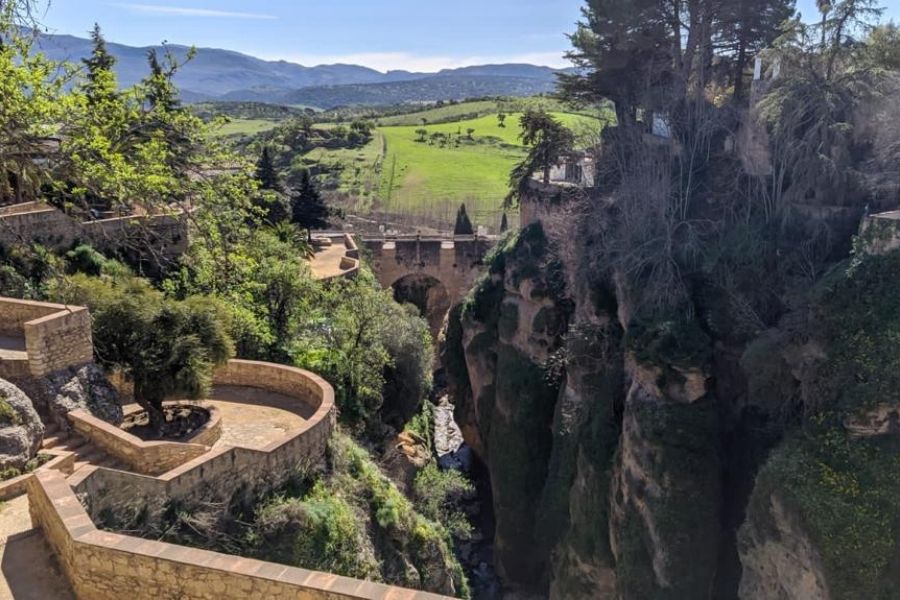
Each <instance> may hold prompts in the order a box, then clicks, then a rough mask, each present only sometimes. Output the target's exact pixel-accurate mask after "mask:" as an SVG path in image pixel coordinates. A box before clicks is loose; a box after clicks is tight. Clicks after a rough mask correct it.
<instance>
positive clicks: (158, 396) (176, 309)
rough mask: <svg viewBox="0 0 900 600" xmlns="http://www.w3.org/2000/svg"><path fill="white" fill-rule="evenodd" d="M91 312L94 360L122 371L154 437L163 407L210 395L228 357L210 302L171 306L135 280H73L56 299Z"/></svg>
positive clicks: (218, 313)
mask: <svg viewBox="0 0 900 600" xmlns="http://www.w3.org/2000/svg"><path fill="white" fill-rule="evenodd" d="M60 293H61V294H62V296H63V298H64V299H65V300H66V301H68V302H73V301H75V302H78V303H84V304H86V305H87V306H89V307H90V309H91V315H92V317H93V321H94V326H93V334H94V347H95V354H96V357H97V360H98V361H99V362H100V363H101V364H103V365H104V366H106V367H108V368H118V369H121V370H122V372H123V373H124V374H125V376H126V377H127V378H128V379H129V380H131V381H132V382H133V383H134V397H135V401H137V402H138V403H139V404H140V405H141V406H142V407H143V408H144V409H145V410H146V411H147V414H148V415H149V417H150V423H151V425H152V426H153V427H154V428H155V429H156V431H157V432H161V431H162V425H163V423H164V414H163V402H164V401H165V400H167V399H170V398H188V399H199V398H202V397H204V396H205V395H207V394H208V393H209V390H210V386H211V385H212V375H213V371H214V370H215V368H216V367H217V366H219V365H221V364H223V363H224V362H225V361H227V360H228V359H229V358H231V357H232V356H233V354H234V345H233V342H232V340H231V338H230V337H229V336H228V333H227V323H226V321H225V317H224V315H225V312H224V309H223V307H222V306H221V305H220V304H219V303H217V302H215V301H214V300H213V299H211V298H207V297H192V298H187V299H186V300H183V301H176V300H171V299H167V298H165V297H163V295H162V294H161V293H160V292H158V291H156V290H154V289H153V288H151V287H150V285H149V284H148V283H147V282H146V281H145V280H142V279H137V278H125V279H123V280H119V281H109V280H101V279H95V278H89V277H86V276H84V275H75V276H73V277H72V278H71V279H70V281H69V283H68V284H67V286H65V287H64V288H63V289H62V290H61V292H60Z"/></svg>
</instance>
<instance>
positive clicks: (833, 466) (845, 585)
mask: <svg viewBox="0 0 900 600" xmlns="http://www.w3.org/2000/svg"><path fill="white" fill-rule="evenodd" d="M897 473H900V440H898V439H897V438H896V436H878V437H874V438H868V439H855V438H851V437H850V436H848V435H847V433H846V432H845V431H844V430H843V428H842V427H841V426H840V424H839V423H838V422H836V420H835V419H834V418H833V415H829V416H824V417H817V418H815V419H814V422H813V423H812V424H811V426H810V427H808V428H807V430H805V431H801V432H798V433H796V434H795V435H794V436H793V437H792V438H790V439H789V440H788V441H787V442H785V443H784V444H782V445H781V446H780V447H779V448H778V449H776V450H775V451H774V452H773V453H772V456H771V458H770V459H769V461H768V462H767V463H766V465H765V466H764V467H763V468H762V469H761V470H760V472H759V475H758V476H757V479H756V487H755V488H754V490H753V496H752V497H751V499H750V503H749V507H748V515H747V524H746V525H744V529H745V530H746V529H747V528H762V530H763V531H766V530H767V528H770V527H771V524H770V523H769V521H770V520H771V518H772V516H771V515H770V511H771V507H770V502H771V501H770V498H771V497H772V495H773V494H777V496H778V498H779V500H780V501H782V502H783V503H784V504H785V507H786V510H787V511H788V513H789V516H790V517H791V518H796V519H797V520H798V522H799V524H800V529H801V531H803V533H805V534H806V535H808V536H809V539H810V541H811V542H812V546H813V547H814V548H815V550H816V551H817V553H818V554H819V555H820V556H821V558H822V561H823V571H824V576H825V580H826V583H827V586H828V591H829V592H830V593H831V597H832V598H835V599H836V600H841V599H850V598H873V599H882V598H883V599H887V598H894V597H896V596H895V593H896V590H897V588H898V586H900V572H898V570H897V568H896V565H897V564H898V563H897V561H898V560H900V549H898V546H897V540H898V539H900V478H898V477H897ZM742 535H743V534H742Z"/></svg>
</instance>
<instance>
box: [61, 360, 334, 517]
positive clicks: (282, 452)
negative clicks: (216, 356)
mask: <svg viewBox="0 0 900 600" xmlns="http://www.w3.org/2000/svg"><path fill="white" fill-rule="evenodd" d="M213 382H214V384H216V385H223V386H225V385H227V386H238V387H251V388H258V389H262V390H267V391H270V392H273V393H276V394H280V395H282V396H288V397H290V398H294V399H296V401H297V403H298V407H297V410H298V412H301V410H302V409H306V413H307V414H308V412H309V411H308V407H309V406H310V405H312V406H314V407H315V412H314V413H313V414H312V415H311V416H310V417H309V418H308V419H306V420H305V421H304V423H303V425H302V426H300V427H297V428H295V429H293V430H290V431H288V432H287V433H285V435H284V437H282V438H281V439H278V440H275V441H272V442H270V443H269V444H267V445H266V446H264V447H262V448H259V449H256V448H243V447H240V446H227V445H226V446H221V447H218V448H214V449H212V450H209V451H206V452H203V453H202V454H200V455H198V456H196V457H195V458H192V459H190V460H187V462H184V464H181V465H179V466H176V467H175V468H172V469H170V470H168V471H166V472H164V473H162V474H161V475H159V476H148V475H142V474H139V473H130V472H125V471H117V470H112V469H105V468H96V469H95V468H84V469H82V470H80V471H79V472H78V473H77V474H76V475H75V476H73V477H72V478H71V479H70V480H69V482H70V483H71V484H72V487H73V488H74V489H75V490H76V491H77V492H78V493H79V494H83V495H84V498H85V501H86V502H87V504H88V505H89V507H90V512H91V514H93V515H96V514H99V511H102V510H104V509H107V508H113V507H116V506H121V505H122V504H127V503H130V502H135V501H140V500H141V499H142V498H143V499H145V501H147V502H154V503H156V502H159V500H160V499H161V498H167V497H168V498H192V497H199V496H203V497H204V498H228V497H230V496H231V494H233V493H234V491H235V490H237V489H240V488H241V487H242V486H253V485H256V484H257V483H261V482H265V483H267V484H269V485H274V484H277V483H279V482H281V481H283V480H285V479H286V478H288V477H290V476H291V475H292V474H294V473H296V472H297V471H298V470H301V469H307V468H309V467H311V466H313V465H316V464H318V463H320V462H321V460H322V458H323V457H324V455H325V450H326V448H327V445H328V440H329V439H330V437H331V433H332V431H333V429H334V426H335V421H336V408H335V404H334V390H333V389H332V387H331V385H329V384H328V382H326V381H325V380H324V379H322V378H321V377H319V376H318V375H316V374H314V373H310V372H309V371H304V370H303V369H297V368H295V367H288V366H285V365H276V364H272V363H265V362H256V361H247V360H231V361H229V362H228V364H227V365H226V366H224V367H222V368H221V369H219V370H218V371H217V372H216V373H215V376H214V379H213ZM108 427H109V429H117V428H113V427H112V426H108ZM107 433H111V434H116V441H115V442H114V443H115V444H121V443H123V441H124V443H135V442H134V440H137V441H140V440H138V438H135V437H134V436H130V435H128V434H126V433H125V432H123V431H121V430H117V432H113V431H109V432H107ZM119 434H120V435H119ZM126 436H127V437H126ZM128 438H133V439H131V440H128ZM92 441H95V443H96V440H92ZM101 443H104V444H109V443H110V442H109V441H108V440H107V441H101ZM142 443H143V444H148V443H152V442H142ZM171 444H177V443H171ZM98 445H99V444H98ZM181 445H182V446H188V445H190V444H181ZM103 447H104V448H105V449H106V448H107V446H103ZM167 450H168V447H167ZM207 450H208V449H207ZM107 451H109V450H107ZM138 453H139V451H138V450H137V449H132V450H129V451H128V456H135V455H137V454H138ZM124 454H125V453H124V452H122V455H124ZM165 454H166V453H164V452H161V453H160V455H165ZM116 456H117V458H118V457H120V455H116ZM159 466H161V465H159ZM135 470H137V468H135ZM154 470H155V471H157V472H158V469H154Z"/></svg>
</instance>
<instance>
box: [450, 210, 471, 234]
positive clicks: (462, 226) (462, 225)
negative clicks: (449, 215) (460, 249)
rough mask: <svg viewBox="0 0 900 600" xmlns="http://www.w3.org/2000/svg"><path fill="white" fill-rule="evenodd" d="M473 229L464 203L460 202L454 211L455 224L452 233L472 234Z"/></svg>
mask: <svg viewBox="0 0 900 600" xmlns="http://www.w3.org/2000/svg"><path fill="white" fill-rule="evenodd" d="M474 233H475V229H474V228H473V227H472V221H471V220H470V219H469V215H468V214H467V213H466V205H465V204H460V205H459V209H458V210H457V211H456V224H455V225H454V226H453V235H472V234H474Z"/></svg>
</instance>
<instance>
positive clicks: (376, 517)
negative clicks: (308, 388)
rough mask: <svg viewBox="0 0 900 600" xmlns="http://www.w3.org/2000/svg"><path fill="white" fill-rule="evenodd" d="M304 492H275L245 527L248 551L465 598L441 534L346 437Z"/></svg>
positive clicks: (447, 542) (448, 543)
mask: <svg viewBox="0 0 900 600" xmlns="http://www.w3.org/2000/svg"><path fill="white" fill-rule="evenodd" d="M329 456H330V461H329V462H330V470H329V472H328V473H327V474H325V475H324V476H323V477H322V478H320V479H319V480H318V481H317V482H316V483H315V484H314V485H313V486H312V487H311V489H309V491H307V492H305V493H302V494H300V495H299V496H293V497H276V498H275V499H273V500H271V501H270V502H268V503H266V504H265V505H264V506H263V507H262V508H261V510H260V512H259V517H258V519H257V520H256V521H255V523H254V524H253V525H252V530H253V534H252V536H251V537H252V539H253V540H254V548H255V550H254V551H253V552H254V554H256V555H257V556H258V557H259V558H262V559H267V560H277V561H279V562H284V563H287V564H292V565H296V566H299V567H303V568H307V569H318V570H324V571H327V572H331V573H338V574H341V575H347V576H352V577H360V578H365V579H370V580H373V581H384V582H386V583H390V584H394V585H401V586H404V587H411V588H416V589H423V590H427V591H432V592H436V593H441V594H448V595H452V596H457V597H460V598H468V597H469V589H468V583H467V582H466V579H465V576H464V575H463V572H462V568H461V566H460V564H459V562H458V561H457V559H456V557H455V556H454V555H453V551H452V543H451V540H450V536H449V533H448V531H447V530H446V529H445V528H444V527H443V526H442V525H440V524H439V523H437V522H435V521H433V520H430V519H429V518H427V517H425V516H423V515H422V514H420V513H418V512H417V511H416V509H415V507H414V505H413V504H412V503H411V502H410V500H408V499H407V498H406V497H405V496H403V494H402V493H401V492H400V490H399V489H397V487H396V485H394V483H393V482H392V481H391V480H390V479H389V478H388V477H387V476H386V475H384V474H383V473H382V472H381V470H380V469H379V467H378V465H377V464H376V463H375V462H373V461H372V459H371V457H370V456H369V454H368V452H366V450H365V449H363V448H362V447H360V446H359V445H357V444H356V443H355V442H354V441H353V440H352V439H350V438H349V437H348V436H346V435H344V434H341V433H337V434H335V436H334V437H333V439H332V441H331V445H330V450H329Z"/></svg>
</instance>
